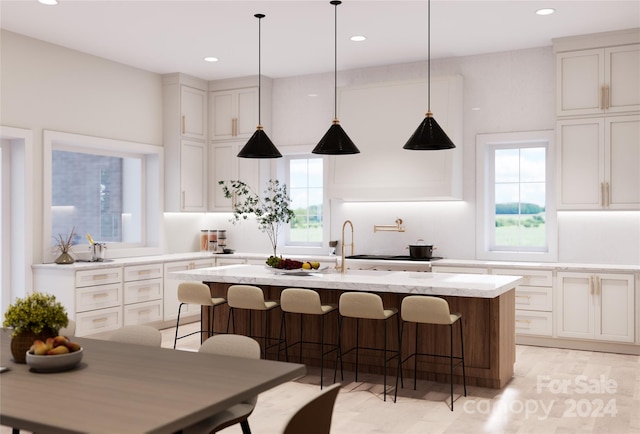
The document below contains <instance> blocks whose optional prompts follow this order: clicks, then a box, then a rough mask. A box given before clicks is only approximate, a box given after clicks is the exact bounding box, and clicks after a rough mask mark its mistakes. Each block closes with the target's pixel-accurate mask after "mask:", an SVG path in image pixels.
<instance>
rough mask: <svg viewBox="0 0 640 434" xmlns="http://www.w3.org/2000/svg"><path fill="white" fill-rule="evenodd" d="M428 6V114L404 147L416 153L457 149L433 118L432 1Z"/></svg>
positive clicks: (429, 1)
mask: <svg viewBox="0 0 640 434" xmlns="http://www.w3.org/2000/svg"><path fill="white" fill-rule="evenodd" d="M427 5H428V6H427V9H428V11H427V13H428V15H429V19H428V26H427V29H428V35H427V41H428V43H427V47H428V48H427V76H428V77H427V98H428V108H427V114H426V115H425V118H424V120H423V121H422V122H421V123H420V125H419V126H418V128H417V129H416V130H415V132H414V133H413V135H412V136H411V137H410V138H409V140H408V141H407V143H405V145H404V146H403V148H404V149H410V150H414V151H439V150H443V149H453V148H455V147H456V145H454V144H453V142H452V141H451V139H450V138H449V137H448V136H447V134H446V133H445V132H444V130H443V129H442V128H441V127H440V125H438V122H436V120H435V118H434V117H433V113H431V0H428V2H427Z"/></svg>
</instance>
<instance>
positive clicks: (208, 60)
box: [204, 56, 220, 62]
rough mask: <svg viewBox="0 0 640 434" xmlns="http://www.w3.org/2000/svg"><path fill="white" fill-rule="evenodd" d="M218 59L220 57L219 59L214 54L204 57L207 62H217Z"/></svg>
mask: <svg viewBox="0 0 640 434" xmlns="http://www.w3.org/2000/svg"><path fill="white" fill-rule="evenodd" d="M218 60H220V59H218V58H217V57H213V56H207V57H205V58H204V61H205V62H217V61H218Z"/></svg>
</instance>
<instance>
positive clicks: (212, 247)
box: [209, 229, 218, 253]
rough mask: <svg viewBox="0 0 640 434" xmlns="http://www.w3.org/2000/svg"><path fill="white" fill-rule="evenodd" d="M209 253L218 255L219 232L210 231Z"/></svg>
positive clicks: (215, 230)
mask: <svg viewBox="0 0 640 434" xmlns="http://www.w3.org/2000/svg"><path fill="white" fill-rule="evenodd" d="M209 251H210V252H212V253H216V252H217V251H218V230H217V229H209Z"/></svg>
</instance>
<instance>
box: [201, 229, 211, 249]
mask: <svg viewBox="0 0 640 434" xmlns="http://www.w3.org/2000/svg"><path fill="white" fill-rule="evenodd" d="M207 250H209V231H208V230H206V229H201V230H200V251H201V252H206V251H207Z"/></svg>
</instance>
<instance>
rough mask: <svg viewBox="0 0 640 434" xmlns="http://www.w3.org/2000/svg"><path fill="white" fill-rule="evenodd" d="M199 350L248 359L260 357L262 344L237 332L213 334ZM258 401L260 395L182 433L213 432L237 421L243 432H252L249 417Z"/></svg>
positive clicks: (199, 433) (201, 433) (249, 433)
mask: <svg viewBox="0 0 640 434" xmlns="http://www.w3.org/2000/svg"><path fill="white" fill-rule="evenodd" d="M198 352H201V353H207V354H218V355H222V356H232V357H243V358H247V359H259V358H260V354H261V351H260V344H259V343H258V342H257V341H256V340H255V339H253V338H250V337H247V336H242V335H235V334H220V335H214V336H211V337H210V338H209V339H207V340H206V341H204V342H203V343H202V345H200V349H199V350H198ZM212 369H215V367H212ZM257 401H258V397H257V396H254V397H251V398H249V399H248V400H247V401H245V402H241V403H240V404H235V405H232V406H231V407H229V408H228V409H226V410H225V411H223V412H221V413H217V414H214V415H212V416H210V417H208V418H207V419H205V420H203V421H201V422H198V423H196V424H194V425H191V426H190V427H188V428H186V429H183V430H182V434H211V433H216V432H218V431H220V430H223V429H225V428H227V427H229V426H231V425H235V424H237V423H239V424H240V427H241V428H242V432H243V434H251V429H250V428H249V419H248V418H249V416H250V415H251V413H253V410H254V408H255V406H256V402H257Z"/></svg>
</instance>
